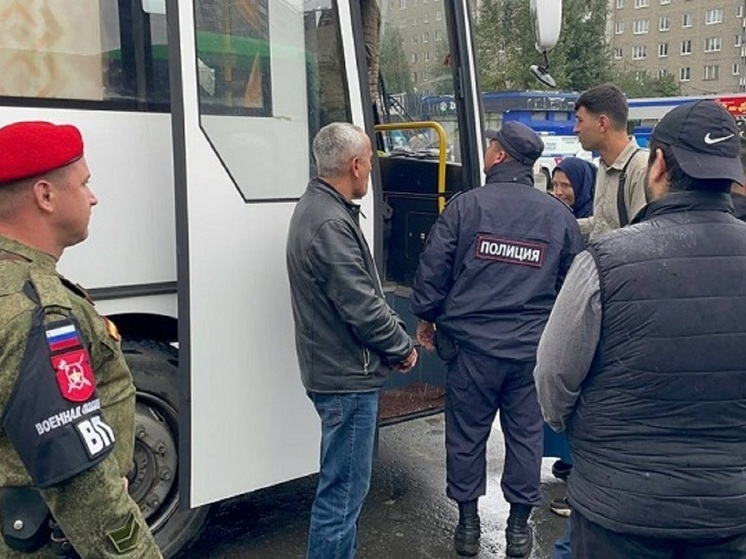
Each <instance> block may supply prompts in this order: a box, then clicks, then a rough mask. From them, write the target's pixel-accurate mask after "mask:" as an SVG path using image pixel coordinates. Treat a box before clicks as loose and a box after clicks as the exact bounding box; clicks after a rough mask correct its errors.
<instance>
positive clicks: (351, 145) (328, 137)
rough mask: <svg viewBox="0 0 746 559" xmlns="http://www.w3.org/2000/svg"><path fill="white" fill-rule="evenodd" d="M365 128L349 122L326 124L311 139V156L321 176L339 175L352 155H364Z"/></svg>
mask: <svg viewBox="0 0 746 559" xmlns="http://www.w3.org/2000/svg"><path fill="white" fill-rule="evenodd" d="M366 140H367V135H366V133H365V130H363V129H362V128H360V127H359V126H355V125H354V124H350V123H349V122H332V123H331V124H327V125H326V126H324V127H323V128H322V129H321V130H319V133H318V134H316V137H315V138H314V140H313V157H314V159H316V170H317V171H318V174H319V176H321V177H341V176H343V175H344V174H345V173H346V172H347V166H348V164H349V162H350V159H352V158H353V157H365V156H366V155H367V153H366V147H367V141H366Z"/></svg>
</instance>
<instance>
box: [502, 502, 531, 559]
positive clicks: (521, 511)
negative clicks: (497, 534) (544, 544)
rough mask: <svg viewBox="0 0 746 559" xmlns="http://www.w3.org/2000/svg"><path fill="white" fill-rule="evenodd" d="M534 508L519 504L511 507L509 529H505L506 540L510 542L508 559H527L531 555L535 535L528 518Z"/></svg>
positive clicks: (506, 551) (507, 552) (506, 550)
mask: <svg viewBox="0 0 746 559" xmlns="http://www.w3.org/2000/svg"><path fill="white" fill-rule="evenodd" d="M532 508H533V507H532V506H531V505H523V504H519V503H513V504H511V505H510V516H508V527H507V528H506V529H505V540H506V541H507V542H508V546H507V548H506V549H505V553H506V554H507V555H508V557H525V556H526V555H528V554H529V553H531V545H532V544H533V540H534V535H533V532H532V531H531V527H530V526H529V525H528V517H529V516H530V515H531V509H532Z"/></svg>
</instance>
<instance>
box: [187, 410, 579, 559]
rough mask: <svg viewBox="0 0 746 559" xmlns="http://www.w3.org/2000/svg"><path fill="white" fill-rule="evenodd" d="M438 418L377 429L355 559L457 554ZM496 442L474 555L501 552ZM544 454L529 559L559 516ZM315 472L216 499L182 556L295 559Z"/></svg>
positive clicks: (558, 490) (496, 433) (546, 542)
mask: <svg viewBox="0 0 746 559" xmlns="http://www.w3.org/2000/svg"><path fill="white" fill-rule="evenodd" d="M443 437H444V421H443V415H442V414H441V415H436V416H431V417H428V418H422V419H417V420H414V421H410V422H407V423H402V424H399V425H393V426H389V427H384V428H382V429H381V432H380V445H379V453H378V456H377V459H376V461H375V463H374V470H373V480H372V483H371V490H370V494H369V495H368V498H367V500H366V503H365V506H364V508H363V513H362V516H361V518H360V547H359V550H358V554H357V559H419V558H422V559H430V558H438V559H440V558H443V559H446V558H453V559H457V558H458V557H459V556H458V555H457V554H456V553H455V552H454V551H453V545H452V539H453V528H454V526H455V523H456V522H457V520H458V510H457V508H456V505H455V504H454V503H453V502H452V501H450V500H449V499H448V498H447V497H446V496H445V448H444V443H443ZM502 457H503V441H502V434H501V432H500V429H499V427H498V426H497V425H496V426H495V427H494V428H493V432H492V435H491V436H490V444H489V458H488V472H489V480H488V485H487V496H486V497H483V498H482V499H480V505H479V508H480V516H481V520H482V548H481V551H480V553H479V555H477V557H478V558H482V559H484V558H488V557H489V558H504V557H505V535H504V530H505V522H506V520H507V516H508V505H507V504H506V503H505V501H503V498H502V493H501V491H500V473H501V468H502ZM552 462H553V459H544V465H543V471H542V492H543V494H544V498H545V502H546V504H545V505H544V506H543V507H541V508H537V509H534V512H533V514H532V516H531V521H530V522H531V524H532V525H533V527H534V547H533V551H532V553H531V555H530V556H529V557H530V559H549V557H550V556H551V547H552V542H553V541H554V540H555V539H556V538H557V537H558V536H559V535H560V534H561V532H562V530H563V529H564V523H565V522H566V521H565V519H563V518H561V517H559V516H557V515H555V514H553V513H551V512H550V511H549V507H548V503H549V501H550V500H551V499H553V498H556V497H561V496H562V495H563V493H564V484H563V483H562V482H560V481H558V480H556V479H555V478H554V477H553V476H552V475H551V472H550V468H551V464H552ZM315 487H316V478H315V476H312V477H308V478H303V479H300V480H297V481H293V482H289V483H286V484H283V485H281V486H278V487H274V488H271V489H266V490H262V491H259V492H256V493H253V494H251V495H248V496H244V497H239V498H236V499H232V500H230V501H226V502H224V503H222V504H220V505H219V506H218V507H217V509H216V510H215V511H214V516H213V518H212V521H211V523H210V525H209V526H208V527H207V529H206V530H205V532H204V534H203V535H202V537H201V538H200V539H199V541H198V542H197V543H196V544H195V545H194V546H193V547H192V548H191V549H190V550H189V552H188V553H187V554H186V556H187V557H190V558H195V559H197V558H199V559H201V558H220V559H238V558H252V559H270V558H272V559H286V558H287V559H302V558H303V557H304V556H305V546H306V537H307V533H308V521H309V514H310V508H311V503H312V501H313V495H314V490H315Z"/></svg>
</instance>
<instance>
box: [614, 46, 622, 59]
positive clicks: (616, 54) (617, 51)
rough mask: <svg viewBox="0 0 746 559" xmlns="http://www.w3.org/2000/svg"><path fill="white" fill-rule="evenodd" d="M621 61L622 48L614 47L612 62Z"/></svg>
mask: <svg viewBox="0 0 746 559" xmlns="http://www.w3.org/2000/svg"><path fill="white" fill-rule="evenodd" d="M621 59H622V47H616V48H615V49H614V60H621Z"/></svg>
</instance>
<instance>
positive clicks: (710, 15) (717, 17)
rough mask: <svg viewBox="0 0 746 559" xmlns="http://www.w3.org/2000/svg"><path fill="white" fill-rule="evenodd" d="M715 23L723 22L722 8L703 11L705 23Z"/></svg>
mask: <svg viewBox="0 0 746 559" xmlns="http://www.w3.org/2000/svg"><path fill="white" fill-rule="evenodd" d="M715 23H723V10H721V9H717V10H707V11H706V12H705V25H713V24H715Z"/></svg>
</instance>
